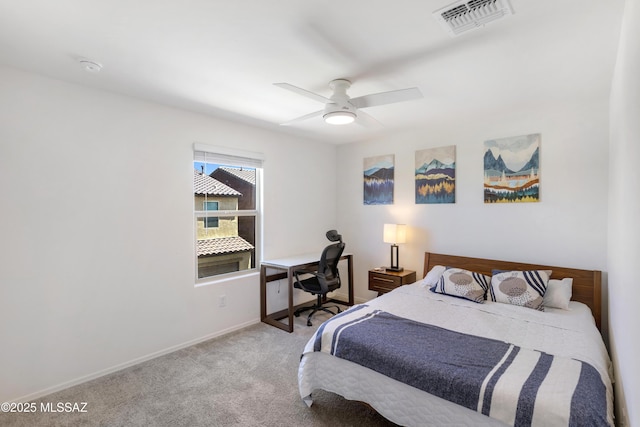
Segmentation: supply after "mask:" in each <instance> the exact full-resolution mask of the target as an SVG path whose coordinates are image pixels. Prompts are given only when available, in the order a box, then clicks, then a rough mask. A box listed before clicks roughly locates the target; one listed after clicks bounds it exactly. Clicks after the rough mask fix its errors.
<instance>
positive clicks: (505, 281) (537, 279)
mask: <svg viewBox="0 0 640 427" xmlns="http://www.w3.org/2000/svg"><path fill="white" fill-rule="evenodd" d="M549 276H551V270H529V271H502V272H497V271H494V272H493V277H491V286H490V288H489V298H488V299H489V300H491V301H495V302H501V303H505V304H511V305H518V306H521V307H527V308H533V309H534V310H540V311H544V294H545V292H546V291H547V283H549Z"/></svg>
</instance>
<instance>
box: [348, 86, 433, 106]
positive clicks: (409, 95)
mask: <svg viewBox="0 0 640 427" xmlns="http://www.w3.org/2000/svg"><path fill="white" fill-rule="evenodd" d="M422 97H423V96H422V92H420V89H418V88H417V87H412V88H409V89H399V90H392V91H389V92H381V93H373V94H371V95H364V96H359V97H357V98H351V100H350V101H349V102H350V103H351V104H352V105H353V106H355V107H356V108H366V107H375V106H378V105H385V104H393V103H394V102H403V101H411V100H412V99H420V98H422Z"/></svg>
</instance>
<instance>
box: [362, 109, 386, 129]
mask: <svg viewBox="0 0 640 427" xmlns="http://www.w3.org/2000/svg"><path fill="white" fill-rule="evenodd" d="M356 123H358V124H359V125H362V126H364V127H366V128H380V127H382V123H380V122H379V121H378V120H376V119H375V118H374V117H373V116H372V115H371V114H367V113H365V112H364V111H362V110H358V117H357V119H356Z"/></svg>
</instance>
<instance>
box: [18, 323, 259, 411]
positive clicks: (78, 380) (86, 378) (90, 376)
mask: <svg viewBox="0 0 640 427" xmlns="http://www.w3.org/2000/svg"><path fill="white" fill-rule="evenodd" d="M257 323H260V319H255V320H250V321H248V322H245V323H242V324H240V325H236V326H233V327H231V328H227V329H223V330H222V331H219V332H215V333H212V334H209V335H205V336H203V337H200V338H196V339H193V340H190V341H187V342H184V343H182V344H178V345H174V346H171V347H168V348H165V349H163V350H159V351H155V352H153V353H150V354H147V355H145V356H141V357H137V358H135V359H132V360H130V361H128V362H124V363H120V364H118V365H115V366H112V367H110V368H107V369H102V370H100V371H97V372H94V373H92V374H88V375H84V376H82V377H79V378H76V379H73V380H71V381H66V382H64V383H61V384H58V385H55V386H53V387H48V388H45V389H43V390H40V391H37V392H35V393H30V394H27V395H25V396H22V397H19V398H16V399H13V400H10V401H9V402H30V401H32V400H35V399H39V398H41V397H43V396H47V395H49V394H51V393H55V392H58V391H61V390H64V389H67V388H69V387H73V386H76V385H78V384H82V383H85V382H87V381H91V380H95V379H96V378H100V377H103V376H105V375H109V374H112V373H114V372H118V371H121V370H123V369H126V368H129V367H131V366H134V365H137V364H138V363H142V362H146V361H148V360H151V359H155V358H156V357H160V356H164V355H165V354H169V353H173V352H174V351H178V350H182V349H183V348H187V347H191V346H192V345H196V344H200V343H201V342H204V341H208V340H210V339H213V338H217V337H220V336H222V335H226V334H229V333H231V332H235V331H237V330H240V329H243V328H246V327H247V326H251V325H255V324H257Z"/></svg>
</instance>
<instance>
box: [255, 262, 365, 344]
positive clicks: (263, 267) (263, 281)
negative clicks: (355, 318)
mask: <svg viewBox="0 0 640 427" xmlns="http://www.w3.org/2000/svg"><path fill="white" fill-rule="evenodd" d="M321 252H322V251H318V252H317V253H313V254H304V255H296V256H292V257H288V258H281V259H273V260H268V261H263V262H262V263H261V264H260V320H261V321H263V322H264V323H268V324H269V325H272V326H275V327H276V328H280V329H282V330H283V331H287V332H293V312H294V311H295V310H296V308H298V307H297V306H296V307H294V306H293V282H294V280H295V276H294V274H293V272H294V271H296V270H310V269H312V268H313V267H317V266H318V263H319V262H320V254H321ZM340 259H341V260H344V259H346V260H347V268H348V276H349V277H348V282H349V302H344V301H339V300H335V299H330V300H328V301H332V302H337V303H340V304H347V305H350V306H351V305H353V255H352V254H342V256H341V257H340ZM268 269H273V270H277V271H278V272H277V273H274V274H269V275H267V270H268ZM284 278H288V282H289V286H287V289H288V290H289V295H288V297H289V303H288V307H287V308H286V309H284V310H280V311H277V312H275V313H271V314H267V283H268V282H271V281H274V280H280V279H284ZM343 283H344V282H343ZM305 304H307V303H305ZM302 305H304V304H300V306H302ZM285 317H287V318H288V319H289V324H288V325H287V324H286V323H284V322H281V321H280V320H281V319H284V318H285Z"/></svg>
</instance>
